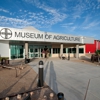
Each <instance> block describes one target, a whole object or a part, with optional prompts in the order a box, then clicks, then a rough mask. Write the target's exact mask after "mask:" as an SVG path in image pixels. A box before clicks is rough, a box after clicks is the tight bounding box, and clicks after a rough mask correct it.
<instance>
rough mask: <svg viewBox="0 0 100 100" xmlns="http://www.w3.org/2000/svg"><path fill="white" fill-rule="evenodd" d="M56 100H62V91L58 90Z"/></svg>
mask: <svg viewBox="0 0 100 100" xmlns="http://www.w3.org/2000/svg"><path fill="white" fill-rule="evenodd" d="M57 97H58V100H64V94H63V93H62V92H59V93H58V94H57Z"/></svg>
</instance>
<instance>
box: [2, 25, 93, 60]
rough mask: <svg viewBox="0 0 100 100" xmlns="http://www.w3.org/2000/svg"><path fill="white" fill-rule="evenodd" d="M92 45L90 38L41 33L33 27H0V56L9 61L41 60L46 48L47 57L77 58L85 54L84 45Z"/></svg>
mask: <svg viewBox="0 0 100 100" xmlns="http://www.w3.org/2000/svg"><path fill="white" fill-rule="evenodd" d="M86 43H90V44H93V43H94V39H93V38H90V37H83V36H74V35H67V34H57V33H51V32H42V31H39V30H37V29H35V28H34V27H27V28H25V29H15V28H9V27H0V55H1V57H9V59H20V58H25V56H27V57H28V58H41V57H42V51H43V50H44V49H45V48H47V49H48V50H49V51H50V54H49V57H60V56H62V55H64V56H68V53H70V56H71V57H77V58H78V57H79V56H81V55H84V54H85V48H84V47H85V46H84V44H86Z"/></svg>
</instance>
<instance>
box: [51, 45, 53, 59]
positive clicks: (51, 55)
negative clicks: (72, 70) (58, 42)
mask: <svg viewBox="0 0 100 100" xmlns="http://www.w3.org/2000/svg"><path fill="white" fill-rule="evenodd" d="M52 55H53V48H52V47H51V57H52Z"/></svg>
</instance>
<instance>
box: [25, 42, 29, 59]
mask: <svg viewBox="0 0 100 100" xmlns="http://www.w3.org/2000/svg"><path fill="white" fill-rule="evenodd" d="M25 56H26V58H28V42H25Z"/></svg>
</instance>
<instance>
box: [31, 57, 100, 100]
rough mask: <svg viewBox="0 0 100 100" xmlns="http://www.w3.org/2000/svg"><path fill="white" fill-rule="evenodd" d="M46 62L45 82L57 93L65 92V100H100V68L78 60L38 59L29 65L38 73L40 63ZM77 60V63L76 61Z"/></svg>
mask: <svg viewBox="0 0 100 100" xmlns="http://www.w3.org/2000/svg"><path fill="white" fill-rule="evenodd" d="M40 60H43V61H44V80H45V82H46V83H47V84H48V85H49V86H50V87H51V88H52V89H53V90H54V91H55V92H56V93H58V92H63V93H64V94H65V100H84V98H85V95H86V90H87V86H88V82H89V80H90V84H89V87H88V91H87V96H86V100H100V66H97V65H96V64H90V63H85V62H81V61H80V60H78V59H73V60H72V59H71V60H70V61H68V60H61V59H59V58H56V59H55V58H49V59H37V60H35V61H34V62H31V63H30V64H29V65H30V66H31V67H32V68H33V69H34V70H35V71H36V72H38V66H39V65H38V62H39V61H40ZM75 60H76V61H75Z"/></svg>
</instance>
